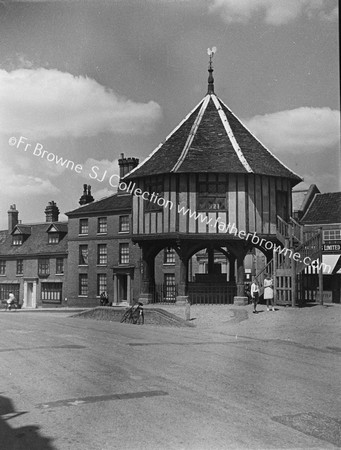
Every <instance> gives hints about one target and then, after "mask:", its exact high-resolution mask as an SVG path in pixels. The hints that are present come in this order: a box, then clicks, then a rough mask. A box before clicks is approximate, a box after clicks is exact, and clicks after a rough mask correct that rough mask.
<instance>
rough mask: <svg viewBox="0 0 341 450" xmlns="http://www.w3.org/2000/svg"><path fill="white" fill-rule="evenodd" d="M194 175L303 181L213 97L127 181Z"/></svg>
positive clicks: (190, 115)
mask: <svg viewBox="0 0 341 450" xmlns="http://www.w3.org/2000/svg"><path fill="white" fill-rule="evenodd" d="M193 172H196V173H203V172H215V173H254V174H259V175H269V176H275V177H285V178H290V179H291V180H292V181H293V184H297V183H298V182H300V181H301V178H300V177H299V176H298V175H296V174H295V173H294V172H292V171H291V170H290V169H288V168H287V167H286V166H285V165H284V164H282V163H281V162H280V161H279V160H278V159H277V158H276V157H275V156H274V155H273V154H272V153H271V152H270V151H269V150H268V149H267V148H266V147H265V146H264V145H263V144H262V143H261V142H260V141H258V140H257V138H256V137H255V136H254V135H253V134H252V133H251V132H250V131H249V130H248V129H247V128H246V127H245V125H243V124H242V122H241V121H240V120H239V119H238V118H237V117H236V116H235V115H234V114H233V112H232V111H231V110H230V109H229V108H228V107H227V106H226V105H224V103H223V102H222V101H221V100H220V99H219V98H218V97H217V96H216V95H215V94H213V93H212V94H207V95H206V96H205V97H204V98H203V100H202V101H201V102H200V103H199V105H198V106H196V107H195V108H194V110H193V111H192V112H191V113H190V114H188V116H187V117H186V118H185V119H184V120H183V121H182V122H181V123H180V124H179V125H178V127H176V128H175V129H174V130H173V132H172V133H171V134H170V135H169V136H168V137H167V138H166V140H165V142H164V143H162V144H160V145H159V147H157V148H156V149H155V150H154V151H153V152H152V153H151V155H150V156H149V157H148V158H147V159H146V160H145V161H143V162H142V163H141V164H139V165H138V166H137V167H136V168H135V169H133V170H132V171H131V172H130V173H129V174H128V175H126V179H133V178H138V177H144V176H149V175H155V174H165V173H193Z"/></svg>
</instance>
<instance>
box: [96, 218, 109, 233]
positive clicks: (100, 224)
mask: <svg viewBox="0 0 341 450" xmlns="http://www.w3.org/2000/svg"><path fill="white" fill-rule="evenodd" d="M107 231H108V221H107V218H106V217H99V218H98V219H97V233H99V234H101V233H102V234H105V233H107Z"/></svg>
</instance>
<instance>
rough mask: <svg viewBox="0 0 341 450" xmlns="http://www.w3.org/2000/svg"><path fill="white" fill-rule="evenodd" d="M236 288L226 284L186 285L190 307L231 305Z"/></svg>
mask: <svg viewBox="0 0 341 450" xmlns="http://www.w3.org/2000/svg"><path fill="white" fill-rule="evenodd" d="M235 295H237V287H236V286H231V285H229V284H227V283H188V296H189V301H190V303H191V305H200V304H201V305H226V304H231V303H233V297H234V296H235Z"/></svg>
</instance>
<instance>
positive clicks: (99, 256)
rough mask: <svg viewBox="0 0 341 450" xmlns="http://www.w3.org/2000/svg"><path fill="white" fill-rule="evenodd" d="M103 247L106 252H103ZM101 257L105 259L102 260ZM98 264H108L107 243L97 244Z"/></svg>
mask: <svg viewBox="0 0 341 450" xmlns="http://www.w3.org/2000/svg"><path fill="white" fill-rule="evenodd" d="M101 249H105V252H103V253H101V251H100V250H101ZM103 257H104V258H103ZM101 258H103V261H101ZM97 265H98V266H106V265H108V246H107V244H97Z"/></svg>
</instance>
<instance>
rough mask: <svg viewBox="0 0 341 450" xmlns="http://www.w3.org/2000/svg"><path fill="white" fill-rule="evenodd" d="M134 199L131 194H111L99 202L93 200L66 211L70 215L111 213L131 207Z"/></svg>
mask: <svg viewBox="0 0 341 450" xmlns="http://www.w3.org/2000/svg"><path fill="white" fill-rule="evenodd" d="M131 206H132V199H131V196H130V195H117V194H114V195H111V196H110V197H106V198H103V199H102V200H98V201H97V202H92V203H89V204H87V205H84V206H81V207H80V208H77V209H74V210H73V211H69V212H67V213H66V215H67V216H68V217H72V216H83V215H91V214H95V213H102V212H103V213H109V212H115V211H120V210H122V209H131Z"/></svg>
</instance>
